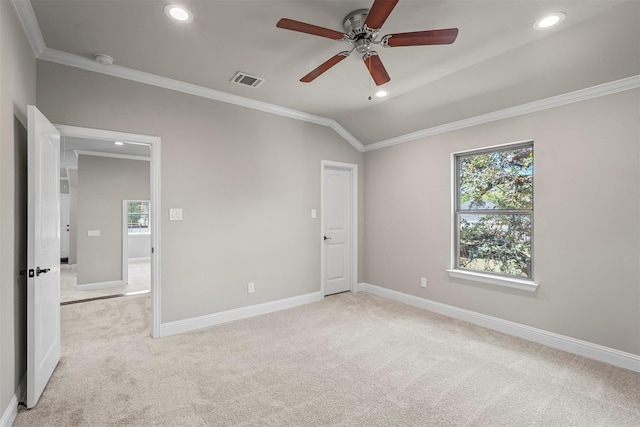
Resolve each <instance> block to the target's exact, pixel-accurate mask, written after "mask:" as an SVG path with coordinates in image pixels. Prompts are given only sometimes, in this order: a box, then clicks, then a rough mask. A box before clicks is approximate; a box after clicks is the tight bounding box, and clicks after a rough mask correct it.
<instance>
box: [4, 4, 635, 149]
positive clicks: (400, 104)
mask: <svg viewBox="0 0 640 427" xmlns="http://www.w3.org/2000/svg"><path fill="white" fill-rule="evenodd" d="M14 1H15V2H24V1H28V0H14ZM372 2H373V0H342V1H336V0H288V1H287V0H282V1H281V0H254V1H250V0H235V1H228V0H224V1H216V0H206V1H203V0H184V1H181V2H180V3H181V4H183V5H185V6H186V7H188V8H189V9H190V10H191V12H192V13H193V16H194V18H193V21H192V22H191V23H188V24H182V23H176V22H174V21H171V20H169V19H168V18H167V16H166V15H165V14H164V10H163V9H164V6H165V3H169V1H167V2H161V1H148V0H142V1H136V0H128V1H113V0H83V1H77V0H31V2H30V3H31V5H32V8H33V11H34V12H35V17H36V19H37V27H38V28H39V30H40V32H41V34H42V40H43V41H44V45H45V46H46V48H48V49H50V50H55V51H61V52H65V53H66V54H72V55H73V56H80V57H84V58H89V59H93V56H94V54H96V53H104V54H107V55H110V56H112V57H113V58H114V64H115V65H117V66H120V67H126V68H127V69H132V70H137V71H142V72H146V73H150V74H153V75H157V76H161V77H166V78H170V79H174V80H177V81H181V82H186V83H190V84H194V85H198V86H201V87H203V88H207V89H214V90H216V91H221V92H224V93H228V94H231V95H237V96H240V97H245V98H250V99H254V100H257V101H261V102H266V103H269V104H274V105H277V106H280V107H286V108H290V109H294V110H299V111H302V112H305V113H308V114H312V115H317V116H322V117H326V118H329V119H334V120H335V121H337V122H338V123H339V124H340V125H341V126H342V127H344V128H345V129H346V130H347V131H348V132H350V133H351V134H352V135H353V136H354V137H355V138H357V139H358V140H359V141H360V142H362V143H363V144H370V143H374V142H378V141H381V140H385V139H388V138H394V137H398V136H400V135H404V134H408V133H411V132H416V131H419V130H421V129H425V128H430V127H434V126H439V125H443V124H446V123H451V122H455V121H457V120H462V119H466V118H469V117H474V116H478V115H481V114H486V113H489V112H492V111H496V110H500V109H504V108H509V107H513V106H517V105H520V104H524V103H528V102H532V101H536V100H539V99H543V98H548V97H552V96H555V95H559V94H564V93H568V92H572V91H575V90H579V89H583V88H586V87H591V86H595V85H599V84H603V83H608V82H611V81H615V80H618V79H623V78H627V77H630V76H637V75H638V74H640V25H639V22H640V2H638V1H636V0H593V1H586V0H584V1H575V0H549V1H547V0H528V1H525V0H521V1H507V0H502V1H494V0H417V1H414V0H400V2H399V3H398V5H397V6H396V7H395V9H394V10H393V12H392V13H391V15H390V16H389V18H388V20H387V21H386V23H385V24H384V25H383V27H382V30H381V31H380V34H381V35H384V34H387V33H398V32H406V31H418V30H427V29H440V28H451V27H457V28H459V35H458V38H457V40H456V42H455V43H454V44H452V45H443V46H420V47H399V48H381V47H379V48H377V49H376V50H377V51H378V53H379V54H380V57H381V58H382V60H383V62H384V64H385V67H386V69H387V71H388V73H389V75H390V76H391V81H390V82H389V83H387V84H385V85H384V86H383V87H384V89H385V90H387V91H388V92H389V96H387V97H386V98H376V97H373V98H372V99H371V100H369V99H368V98H369V96H370V94H371V92H372V91H373V90H375V88H376V87H375V85H374V84H373V83H372V82H371V81H370V78H369V74H368V71H367V69H366V68H365V66H364V65H363V62H362V59H361V55H358V54H355V55H351V56H350V57H349V58H347V59H346V60H344V61H342V62H341V63H339V64H338V65H336V66H335V67H333V68H331V69H330V70H329V71H327V72H326V73H325V74H323V75H322V76H320V77H318V78H317V79H316V80H314V81H313V82H312V83H301V82H300V81H299V79H300V78H301V77H302V76H303V75H305V74H307V73H308V72H309V71H311V70H312V69H314V68H315V67H317V66H318V65H320V64H321V63H322V62H324V61H325V60H327V59H328V58H330V57H332V56H333V55H335V54H336V53H338V52H340V51H344V50H348V48H349V45H348V44H347V43H346V42H341V41H334V40H330V39H327V38H322V37H317V36H313V35H308V34H303V33H299V32H294V31H288V30H284V29H279V28H276V22H277V21H278V20H279V19H280V18H283V17H286V18H291V19H294V20H298V21H303V22H308V23H311V24H315V25H318V26H321V27H326V28H331V29H335V30H338V31H341V32H342V31H343V27H342V21H343V19H344V17H345V16H346V15H347V14H348V13H349V12H351V11H353V10H356V9H361V8H369V7H370V6H371V4H372ZM549 12H564V13H565V14H566V16H567V18H566V20H565V21H564V22H563V23H562V24H561V25H559V26H557V27H554V28H552V29H549V30H546V31H540V30H535V29H534V28H533V24H534V22H535V21H536V20H537V19H538V18H540V17H541V16H543V15H544V14H546V13H549ZM72 55H68V57H69V58H72ZM45 59H46V58H45ZM237 71H243V72H245V73H249V74H251V75H255V76H259V77H261V78H264V79H265V81H264V83H263V84H261V85H260V86H259V87H257V88H248V87H243V86H239V85H235V84H233V83H231V82H230V79H231V78H232V77H233V76H234V74H235V73H236V72H237Z"/></svg>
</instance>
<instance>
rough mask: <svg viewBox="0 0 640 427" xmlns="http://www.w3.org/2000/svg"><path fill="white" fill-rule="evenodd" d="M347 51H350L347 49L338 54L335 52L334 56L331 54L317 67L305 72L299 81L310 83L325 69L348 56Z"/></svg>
mask: <svg viewBox="0 0 640 427" xmlns="http://www.w3.org/2000/svg"><path fill="white" fill-rule="evenodd" d="M349 53H350V52H349V51H344V52H340V53H339V54H337V55H335V56H332V57H331V58H329V59H327V60H326V61H324V62H323V63H322V64H321V65H320V66H319V67H318V68H316V69H315V70H313V71H311V72H310V73H309V74H307V75H306V76H304V77H303V78H301V79H300V81H301V82H302V83H311V82H312V81H314V80H315V79H316V78H317V77H319V76H320V75H322V74H323V73H324V72H325V71H327V70H328V69H329V68H331V67H333V66H334V65H336V64H337V63H338V62H340V61H342V60H343V59H345V58H346V57H347V56H349Z"/></svg>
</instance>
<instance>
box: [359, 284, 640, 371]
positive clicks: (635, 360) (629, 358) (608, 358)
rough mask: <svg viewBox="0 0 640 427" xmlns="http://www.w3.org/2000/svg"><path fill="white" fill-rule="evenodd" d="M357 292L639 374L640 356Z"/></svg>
mask: <svg viewBox="0 0 640 427" xmlns="http://www.w3.org/2000/svg"><path fill="white" fill-rule="evenodd" d="M358 289H362V290H364V291H365V292H369V293H372V294H374V295H378V296H381V297H383V298H388V299H391V300H394V301H398V302H401V303H404V304H408V305H411V306H414V307H418V308H421V309H424V310H427V311H432V312H434V313H438V314H442V315H444V316H447V317H452V318H454V319H458V320H463V321H465V322H469V323H473V324H474V325H478V326H482V327H485V328H488V329H493V330H495V331H498V332H502V333H505V334H508V335H513V336H516V337H518V338H523V339H525V340H528V341H533V342H536V343H538V344H543V345H546V346H548V347H552V348H557V349H559V350H563V351H566V352H569V353H573V354H578V355H580V356H584V357H588V358H590V359H594V360H598V361H600V362H605V363H608V364H610V365H614V366H618V367H620V368H625V369H629V370H631V371H635V372H640V356H638V355H636V354H632V353H627V352H624V351H620V350H616V349H614V348H610V347H605V346H602V345H599V344H593V343H590V342H588V341H582V340H579V339H575V338H571V337H567V336H565V335H560V334H556V333H554V332H549V331H545V330H543V329H537V328H532V327H531V326H527V325H522V324H520V323H515V322H511V321H509V320H504V319H500V318H498V317H492V316H487V315H486V314H482V313H476V312H474V311H470V310H465V309H463V308H458V307H454V306H452V305H447V304H443V303H441V302H437V301H432V300H428V299H426V298H420V297H416V296H414V295H409V294H405V293H402V292H398V291H393V290H391V289H387V288H382V287H380V286H375V285H371V284H368V283H359V284H358Z"/></svg>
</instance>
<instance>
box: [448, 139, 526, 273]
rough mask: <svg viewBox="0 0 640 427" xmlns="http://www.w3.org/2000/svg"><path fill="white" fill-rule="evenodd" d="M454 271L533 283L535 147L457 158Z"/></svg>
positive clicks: (465, 155)
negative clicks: (471, 272)
mask: <svg viewBox="0 0 640 427" xmlns="http://www.w3.org/2000/svg"><path fill="white" fill-rule="evenodd" d="M455 168H456V170H455V180H456V181H455V220H454V221H455V222H454V236H455V250H454V254H455V256H454V268H455V269H456V270H470V271H474V272H479V273H487V274H490V275H496V276H506V277H508V278H511V279H521V280H527V281H532V280H533V258H532V254H533V250H532V249H533V232H532V231H533V143H532V142H528V143H526V144H517V145H510V146H508V147H499V148H493V149H488V150H481V151H475V152H468V153H461V154H457V155H455Z"/></svg>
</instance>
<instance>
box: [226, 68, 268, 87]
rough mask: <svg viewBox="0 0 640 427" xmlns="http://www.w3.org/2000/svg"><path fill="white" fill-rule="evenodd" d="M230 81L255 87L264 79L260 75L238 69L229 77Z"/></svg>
mask: <svg viewBox="0 0 640 427" xmlns="http://www.w3.org/2000/svg"><path fill="white" fill-rule="evenodd" d="M231 82H232V83H235V84H238V85H241V86H249V87H254V88H255V87H258V86H260V85H261V84H262V82H264V79H263V78H261V77H256V76H252V75H250V74H247V73H243V72H242V71H238V72H237V73H236V75H235V76H233V78H232V79H231Z"/></svg>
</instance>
